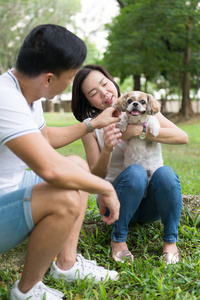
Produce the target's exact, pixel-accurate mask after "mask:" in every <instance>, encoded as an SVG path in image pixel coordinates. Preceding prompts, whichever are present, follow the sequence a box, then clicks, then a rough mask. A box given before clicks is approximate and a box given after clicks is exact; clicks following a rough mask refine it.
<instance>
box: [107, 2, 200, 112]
mask: <svg viewBox="0 0 200 300" xmlns="http://www.w3.org/2000/svg"><path fill="white" fill-rule="evenodd" d="M118 3H119V4H120V7H121V10H120V13H119V15H118V16H117V17H115V18H114V19H113V22H112V24H110V25H107V28H108V30H109V36H108V42H109V45H108V47H107V49H106V52H105V54H104V64H105V65H106V67H107V68H108V70H109V71H110V72H111V73H112V74H115V76H118V77H120V79H121V81H123V80H124V79H125V78H126V77H127V76H130V75H132V76H133V77H134V78H136V76H137V78H139V76H141V75H142V74H143V75H144V76H145V77H146V78H147V79H148V80H151V81H153V80H154V79H155V78H156V77H158V76H159V75H161V74H162V75H163V76H164V77H165V79H166V80H168V81H169V82H170V84H171V85H179V86H180V89H181V90H182V96H183V102H182V110H181V112H182V113H183V114H184V115H187V114H188V112H191V102H190V98H189V90H190V80H191V79H190V78H191V75H192V76H194V75H196V74H197V72H198V68H199V64H200V60H199V56H198V55H197V53H199V46H200V41H199V35H198V33H199V29H200V28H199V24H200V16H199V6H198V1H195V0H192V1H190V2H189V1H184V0H168V1H167V0H166V1H163V0H157V1H156V0H141V1H131V0H126V1H125V0H124V1H118ZM134 89H135V86H134Z"/></svg>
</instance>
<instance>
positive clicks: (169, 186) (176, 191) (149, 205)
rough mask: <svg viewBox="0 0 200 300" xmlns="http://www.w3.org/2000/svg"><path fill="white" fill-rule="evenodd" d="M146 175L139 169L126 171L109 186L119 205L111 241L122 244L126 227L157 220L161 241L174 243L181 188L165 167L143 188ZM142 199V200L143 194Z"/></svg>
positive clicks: (138, 166) (136, 167)
mask: <svg viewBox="0 0 200 300" xmlns="http://www.w3.org/2000/svg"><path fill="white" fill-rule="evenodd" d="M147 182H148V179H147V172H146V170H145V169H144V168H143V167H142V166H140V165H131V166H129V167H127V168H126V169H125V170H124V171H123V172H122V173H121V174H120V175H119V176H118V177H117V178H116V179H115V180H114V182H113V186H114V188H115V190H116V192H117V195H118V198H119V201H120V205H121V207H120V216H119V219H118V220H117V221H116V222H115V223H114V224H113V225H112V228H113V230H112V234H111V239H112V240H113V241H115V242H125V241H126V239H127V234H128V225H129V223H135V222H138V223H149V222H154V221H157V220H159V219H161V221H162V223H163V225H164V235H163V240H164V242H167V243H174V242H177V241H178V225H179V221H180V215H181V209H182V193H181V184H180V181H179V178H178V176H177V175H176V174H175V172H174V171H173V170H172V169H171V168H170V167H168V166H162V167H160V168H158V169H157V170H156V171H155V172H154V174H153V176H152V178H151V180H150V182H149V185H148V187H147ZM146 187H147V191H146V197H145V198H143V196H144V193H145V190H146Z"/></svg>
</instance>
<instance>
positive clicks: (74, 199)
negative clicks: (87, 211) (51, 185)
mask: <svg viewBox="0 0 200 300" xmlns="http://www.w3.org/2000/svg"><path fill="white" fill-rule="evenodd" d="M56 202H57V209H56V210H57V213H58V214H59V215H60V216H62V217H66V216H68V215H71V216H74V218H78V216H79V215H80V213H81V199H80V195H79V193H78V192H77V191H63V192H62V193H61V194H60V195H59V197H58V198H57V199H56Z"/></svg>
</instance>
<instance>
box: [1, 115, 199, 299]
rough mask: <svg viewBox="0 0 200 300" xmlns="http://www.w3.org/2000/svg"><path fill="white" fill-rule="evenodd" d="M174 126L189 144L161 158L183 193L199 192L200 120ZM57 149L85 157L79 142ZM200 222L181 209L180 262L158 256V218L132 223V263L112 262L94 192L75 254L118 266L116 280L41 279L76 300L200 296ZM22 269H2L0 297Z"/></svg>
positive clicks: (55, 121) (58, 122)
mask: <svg viewBox="0 0 200 300" xmlns="http://www.w3.org/2000/svg"><path fill="white" fill-rule="evenodd" d="M45 117H46V120H47V124H48V125H49V126H70V125H72V124H74V123H76V121H75V120H74V118H73V116H72V114H70V113H67V114H66V113H65V114H64V113H63V114H58V113H53V114H48V113H46V114H45ZM178 126H179V127H180V128H182V129H183V130H184V131H185V132H187V134H188V136H189V144H188V145H181V146H171V145H163V146H162V149H163V157H164V162H165V164H166V165H169V166H171V167H172V168H173V169H174V170H175V172H176V173H177V174H178V175H179V177H180V180H181V183H182V191H183V194H184V195H200V184H199V182H200V164H199V158H200V147H199V145H200V134H199V132H200V120H198V119H196V120H191V121H187V122H185V123H180V124H178ZM58 151H59V152H60V153H61V154H63V155H69V154H77V155H79V156H81V157H83V158H85V153H84V148H83V146H82V143H81V140H79V141H76V142H74V143H72V144H71V145H69V146H67V147H64V148H62V149H59V150H58ZM89 224H90V225H91V226H89ZM95 224H98V225H95ZM199 224H200V220H199V219H197V220H196V222H195V220H194V218H191V217H190V216H189V214H188V212H187V210H185V209H183V213H182V217H181V222H180V228H179V242H178V247H179V249H180V254H181V261H180V263H179V264H177V265H171V266H166V265H165V264H164V263H163V262H162V260H161V259H160V254H161V250H162V235H163V227H162V224H161V222H155V223H153V224H147V225H144V226H140V225H133V226H131V227H130V232H129V236H128V246H129V249H130V251H131V252H132V253H133V254H134V257H135V261H134V263H133V264H132V265H131V266H128V265H126V264H124V265H122V264H119V265H116V264H115V263H114V262H113V261H112V259H111V257H110V233H111V227H110V226H106V225H103V223H102V222H101V218H100V217H99V215H98V209H97V207H96V203H95V199H94V196H93V195H90V197H89V205H88V210H87V213H86V217H85V221H84V224H83V228H82V232H81V237H80V240H79V244H78V252H81V253H82V254H83V255H84V257H85V258H88V259H95V260H96V261H97V263H98V264H99V265H102V266H105V267H107V268H109V269H116V270H118V272H119V273H120V280H119V281H117V282H110V281H109V282H102V283H94V282H93V280H83V281H77V282H74V283H65V282H64V281H63V280H60V281H57V282H54V281H53V280H52V279H51V278H50V277H49V271H48V272H47V273H46V276H45V279H44V282H45V283H46V284H48V285H49V286H51V287H53V288H56V289H58V290H61V291H62V292H64V294H65V299H74V300H80V299H87V300H90V299H98V300H104V299H105V300H106V299H109V300H112V299H123V300H125V299H131V300H137V299H138V300H139V299H140V300H142V299H145V300H148V299H166V300H168V299H176V300H178V299H181V300H186V299H187V300H193V299H194V300H196V299H200V279H199V278H200V231H199ZM26 243H27V242H25V243H24V244H22V245H21V246H20V247H18V248H17V251H24V249H25V248H26ZM20 272H21V269H15V268H14V267H13V266H12V265H11V266H10V268H8V269H7V270H6V271H4V272H3V271H1V270H0V299H2V300H8V299H9V289H10V287H11V286H12V285H13V281H15V280H16V279H17V278H19V277H20Z"/></svg>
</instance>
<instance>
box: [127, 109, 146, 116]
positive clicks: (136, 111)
mask: <svg viewBox="0 0 200 300" xmlns="http://www.w3.org/2000/svg"><path fill="white" fill-rule="evenodd" d="M129 113H130V114H131V115H132V116H138V115H142V114H144V113H145V111H139V110H138V109H133V110H132V111H130V112H129Z"/></svg>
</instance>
